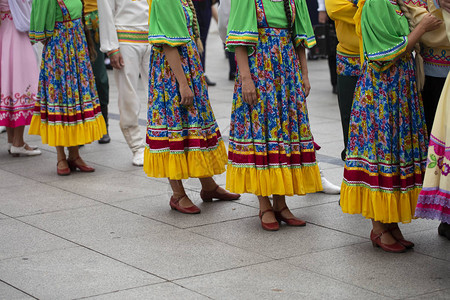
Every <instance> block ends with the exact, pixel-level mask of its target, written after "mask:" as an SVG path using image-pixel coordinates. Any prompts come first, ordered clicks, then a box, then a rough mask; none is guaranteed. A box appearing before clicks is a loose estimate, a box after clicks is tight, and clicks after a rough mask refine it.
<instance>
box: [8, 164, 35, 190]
mask: <svg viewBox="0 0 450 300" xmlns="http://www.w3.org/2000/svg"><path fill="white" fill-rule="evenodd" d="M0 178H1V180H0V188H10V189H12V188H14V187H16V188H17V187H20V186H23V185H29V184H33V183H37V181H35V180H32V179H28V178H25V177H23V176H20V175H16V174H13V173H11V172H7V171H3V170H1V169H0Z"/></svg>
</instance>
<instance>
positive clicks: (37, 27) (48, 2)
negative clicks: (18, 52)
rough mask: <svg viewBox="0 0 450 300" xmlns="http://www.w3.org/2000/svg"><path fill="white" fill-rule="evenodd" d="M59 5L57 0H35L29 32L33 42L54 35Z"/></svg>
mask: <svg viewBox="0 0 450 300" xmlns="http://www.w3.org/2000/svg"><path fill="white" fill-rule="evenodd" d="M57 5H58V4H57V2H56V1H55V0H38V1H33V4H32V6H31V17H30V32H29V36H30V40H31V42H33V43H37V42H42V41H45V40H46V39H48V38H50V37H52V36H53V29H54V28H55V21H56V6H57ZM58 9H59V6H58Z"/></svg>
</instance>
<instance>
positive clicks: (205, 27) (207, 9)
mask: <svg viewBox="0 0 450 300" xmlns="http://www.w3.org/2000/svg"><path fill="white" fill-rule="evenodd" d="M192 2H193V3H194V7H195V11H196V13H197V18H198V26H199V27H200V40H201V41H202V44H203V51H202V52H201V53H200V57H201V59H202V66H203V72H205V73H206V40H207V38H208V33H209V26H210V25H211V18H212V10H211V6H212V5H213V4H214V3H215V2H216V1H214V2H213V0H192ZM205 77H206V83H207V84H208V86H215V85H216V83H215V82H212V81H210V80H209V78H208V76H205Z"/></svg>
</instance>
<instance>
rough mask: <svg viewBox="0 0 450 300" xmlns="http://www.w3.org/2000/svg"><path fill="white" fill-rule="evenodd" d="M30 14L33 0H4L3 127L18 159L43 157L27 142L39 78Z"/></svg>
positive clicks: (0, 29)
mask: <svg viewBox="0 0 450 300" xmlns="http://www.w3.org/2000/svg"><path fill="white" fill-rule="evenodd" d="M30 14H31V1H29V0H9V1H8V0H0V61H1V65H0V80H1V82H0V93H1V97H0V126H5V127H6V128H5V130H6V131H7V134H8V152H9V153H11V154H12V155H14V156H19V155H27V156H32V155H39V154H41V151H40V150H39V149H37V147H35V146H29V145H27V144H26V143H25V141H24V140H23V132H24V130H25V126H26V125H29V124H30V122H31V118H32V116H33V109H34V104H35V101H36V94H37V85H38V79H39V69H38V66H37V62H36V57H35V55H34V51H33V47H32V46H31V42H30V39H29V37H28V34H27V32H28V31H29V29H30ZM0 132H2V130H1V128H0Z"/></svg>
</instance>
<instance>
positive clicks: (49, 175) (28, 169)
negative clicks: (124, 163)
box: [0, 151, 114, 183]
mask: <svg viewBox="0 0 450 300" xmlns="http://www.w3.org/2000/svg"><path fill="white" fill-rule="evenodd" d="M0 160H1V158H0ZM85 161H86V163H88V164H89V165H91V166H93V167H95V172H93V173H81V172H78V171H77V172H73V173H72V174H71V175H70V176H58V175H57V174H56V162H57V160H56V153H50V152H47V151H43V152H42V154H41V155H39V156H33V157H14V161H12V162H11V163H8V164H4V165H1V169H2V170H5V171H8V172H11V173H14V174H17V175H20V176H23V177H26V178H30V179H33V180H36V181H39V182H44V183H47V182H53V181H72V180H73V179H74V178H78V177H88V178H91V180H92V178H94V177H96V176H98V175H102V174H110V173H112V172H113V171H114V170H113V169H111V168H105V167H103V166H100V165H97V164H95V163H93V162H91V161H89V160H87V159H86V160H85Z"/></svg>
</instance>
